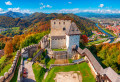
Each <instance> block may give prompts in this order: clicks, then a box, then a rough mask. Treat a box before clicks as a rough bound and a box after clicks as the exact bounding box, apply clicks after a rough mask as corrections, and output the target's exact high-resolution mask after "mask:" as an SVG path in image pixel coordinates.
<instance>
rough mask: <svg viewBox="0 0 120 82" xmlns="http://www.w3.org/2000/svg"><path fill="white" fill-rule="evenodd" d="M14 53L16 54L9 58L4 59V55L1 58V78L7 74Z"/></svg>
mask: <svg viewBox="0 0 120 82" xmlns="http://www.w3.org/2000/svg"><path fill="white" fill-rule="evenodd" d="M16 53H17V52H14V53H13V54H12V55H11V56H10V57H6V55H4V56H2V58H1V59H0V76H3V75H4V73H5V72H8V70H9V69H10V67H11V65H12V62H13V60H14V58H15V55H16Z"/></svg>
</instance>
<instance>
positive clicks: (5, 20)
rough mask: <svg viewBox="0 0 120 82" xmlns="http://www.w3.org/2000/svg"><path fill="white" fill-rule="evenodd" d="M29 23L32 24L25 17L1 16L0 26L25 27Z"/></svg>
mask: <svg viewBox="0 0 120 82" xmlns="http://www.w3.org/2000/svg"><path fill="white" fill-rule="evenodd" d="M29 25H31V23H30V22H29V21H27V20H24V19H20V18H12V17H6V16H0V27H3V28H11V27H20V28H21V29H23V28H26V27H28V26H29Z"/></svg>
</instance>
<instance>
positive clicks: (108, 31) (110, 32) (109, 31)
mask: <svg viewBox="0 0 120 82" xmlns="http://www.w3.org/2000/svg"><path fill="white" fill-rule="evenodd" d="M102 29H103V30H104V31H106V32H107V33H109V34H111V35H112V36H114V37H117V35H115V34H114V33H113V32H112V31H111V30H108V29H106V28H102Z"/></svg>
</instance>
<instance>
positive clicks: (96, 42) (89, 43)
mask: <svg viewBox="0 0 120 82" xmlns="http://www.w3.org/2000/svg"><path fill="white" fill-rule="evenodd" d="M107 40H108V39H104V40H97V41H93V42H88V44H87V45H93V44H100V43H103V42H105V41H107Z"/></svg>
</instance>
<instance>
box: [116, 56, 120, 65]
mask: <svg viewBox="0 0 120 82" xmlns="http://www.w3.org/2000/svg"><path fill="white" fill-rule="evenodd" d="M117 59H118V64H119V65H120V54H119V55H118V58H117Z"/></svg>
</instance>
